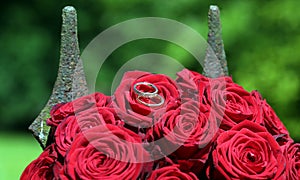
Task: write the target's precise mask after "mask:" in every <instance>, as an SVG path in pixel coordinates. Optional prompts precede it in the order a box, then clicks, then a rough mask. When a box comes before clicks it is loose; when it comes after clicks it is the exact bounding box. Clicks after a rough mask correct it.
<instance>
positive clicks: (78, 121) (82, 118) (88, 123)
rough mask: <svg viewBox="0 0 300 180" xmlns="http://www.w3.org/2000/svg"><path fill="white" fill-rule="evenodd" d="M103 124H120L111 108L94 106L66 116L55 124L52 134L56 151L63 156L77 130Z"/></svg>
mask: <svg viewBox="0 0 300 180" xmlns="http://www.w3.org/2000/svg"><path fill="white" fill-rule="evenodd" d="M105 124H114V125H121V124H122V122H121V121H120V120H118V119H117V117H116V114H115V113H114V112H113V109H112V108H108V107H96V108H92V109H87V110H85V111H82V112H80V113H78V114H76V115H71V116H68V117H67V118H65V119H64V120H63V121H62V122H61V123H60V124H59V125H58V126H57V128H56V131H55V134H54V137H55V143H56V145H57V150H58V152H59V153H60V154H61V155H62V156H65V154H66V151H68V149H69V147H70V145H71V144H72V142H73V140H74V138H75V136H76V135H77V134H78V133H79V132H81V131H85V130H87V129H90V128H92V127H95V126H99V125H105Z"/></svg>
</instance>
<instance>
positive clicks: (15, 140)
mask: <svg viewBox="0 0 300 180" xmlns="http://www.w3.org/2000/svg"><path fill="white" fill-rule="evenodd" d="M0 144H1V146H0V153H1V154H2V156H1V161H0V179H3V180H6V179H7V180H8V179H20V176H21V174H22V172H23V171H24V169H25V168H26V166H27V165H28V164H29V163H30V162H31V161H33V160H34V159H36V158H37V157H38V156H39V155H40V153H41V152H42V149H41V148H40V147H39V144H38V143H37V141H35V139H34V138H33V137H32V136H31V135H30V133H27V134H11V133H10V134H7V133H1V134H0Z"/></svg>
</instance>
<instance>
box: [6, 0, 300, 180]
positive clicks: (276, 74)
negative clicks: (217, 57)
mask: <svg viewBox="0 0 300 180" xmlns="http://www.w3.org/2000/svg"><path fill="white" fill-rule="evenodd" d="M210 4H217V5H218V6H219V7H220V9H221V20H222V24H223V40H224V44H225V50H226V55H227V60H228V66H229V71H230V74H231V75H232V76H233V79H234V80H235V81H236V82H237V83H239V84H240V85H242V86H244V87H245V88H246V89H247V90H249V91H251V90H254V89H256V90H258V91H259V92H261V94H262V95H263V97H264V98H266V99H267V101H268V102H269V104H271V105H272V107H273V108H274V109H275V111H276V112H277V114H278V116H279V117H280V118H281V119H282V121H283V122H284V124H285V125H286V126H287V128H288V130H289V131H290V134H291V136H292V137H293V138H294V139H295V140H296V141H297V142H300V132H299V130H300V122H299V114H300V111H299V109H300V98H299V94H300V93H299V90H300V82H299V79H300V78H299V69H300V51H299V50H298V49H299V48H300V33H299V32H300V31H299V28H300V11H299V10H298V7H299V5H300V2H299V1H296V0H295V1H293V0H287V1H281V0H273V1H260V0H252V1H240V0H231V1H226V2H225V1H222V2H221V1H210V2H209V1H199V0H178V1H164V0H157V1H154V0H153V1H151V0H144V1H139V0H131V1H126V2H125V1H121V0H114V1H111V0H103V1H100V0H98V1H92V0H87V1H84V2H83V1H81V2H79V1H76V2H75V1H64V0H63V1H57V2H55V1H38V0H29V1H21V0H14V1H5V2H2V5H1V6H0V27H1V28H0V42H1V43H0V82H1V85H0V102H1V106H0V118H1V119H0V153H1V155H2V156H1V159H0V179H18V178H19V176H20V174H21V172H22V171H23V169H24V168H25V167H26V165H27V164H28V163H29V162H31V161H32V160H33V159H35V158H36V157H37V156H38V155H39V153H40V152H41V149H40V148H39V145H38V144H37V142H36V141H35V140H34V138H33V137H32V136H31V135H30V132H29V131H28V130H27V127H28V126H29V125H30V124H31V122H32V121H33V120H34V118H35V117H36V116H37V115H38V114H39V112H40V110H41V109H42V108H43V106H44V105H45V104H46V102H47V100H48V98H49V96H50V94H51V90H52V87H53V84H54V81H55V78H56V74H57V69H58V60H59V46H60V29H61V9H62V8H63V7H64V6H66V5H73V6H75V7H76V9H77V13H78V23H79V27H78V32H79V44H80V48H81V50H83V49H84V48H85V47H86V46H87V45H88V43H89V42H90V41H91V40H92V39H93V38H94V37H95V36H96V35H98V34H99V33H100V32H102V31H103V30H105V29H106V28H108V27H110V26H112V25H115V24H117V23H119V22H122V21H125V20H128V19H132V18H138V17H148V16H155V17H164V18H170V19H173V20H177V21H179V22H181V23H184V24H186V25H188V26H190V27H192V28H194V29H195V30H196V31H198V32H199V33H200V34H202V36H204V37H205V38H206V37H207V12H208V8H209V5H210ZM150 52H155V53H161V54H166V55H169V56H171V57H173V58H175V59H177V60H179V61H180V63H181V64H183V65H184V66H185V67H187V68H190V69H192V70H195V71H198V72H202V69H201V67H199V65H197V64H196V63H195V62H194V61H191V59H192V58H193V57H191V55H190V54H189V53H187V52H186V51H185V50H183V49H181V48H179V47H178V46H175V45H174V44H171V43H168V42H165V41H159V40H138V41H134V42H131V43H128V44H126V45H124V46H122V47H120V48H119V49H117V50H116V51H115V52H114V53H113V54H112V55H111V56H110V57H109V58H108V60H107V61H106V62H105V64H104V66H103V67H102V69H101V73H100V74H99V77H98V80H99V81H100V82H97V85H98V87H100V88H99V90H101V91H103V92H105V93H108V92H109V88H110V87H106V85H107V84H111V81H112V79H113V77H114V73H116V72H117V70H118V69H119V68H120V67H121V66H122V64H124V63H125V62H126V60H128V59H131V58H133V57H135V56H137V55H141V54H144V53H150ZM87 73H88V72H87Z"/></svg>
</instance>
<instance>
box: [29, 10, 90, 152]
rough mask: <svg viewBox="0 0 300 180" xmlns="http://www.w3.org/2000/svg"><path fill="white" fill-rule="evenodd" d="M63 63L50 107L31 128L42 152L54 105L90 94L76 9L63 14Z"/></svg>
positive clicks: (49, 102)
mask: <svg viewBox="0 0 300 180" xmlns="http://www.w3.org/2000/svg"><path fill="white" fill-rule="evenodd" d="M62 19H63V22H62V31H61V49H60V62H59V70H58V75H57V79H56V82H55V84H54V87H53V91H52V95H51V96H50V98H49V100H48V102H47V104H46V106H45V107H44V108H43V110H42V111H41V113H40V114H39V115H38V117H37V118H36V119H35V120H34V122H33V123H32V124H31V125H30V127H29V130H31V131H32V132H33V135H34V137H35V138H36V139H37V140H38V142H39V143H40V145H41V146H42V148H45V147H46V144H47V139H48V134H49V131H50V127H49V126H47V125H46V119H47V118H49V117H50V115H49V112H50V110H51V108H52V106H53V105H55V104H57V103H61V102H68V101H71V100H73V99H76V98H78V97H81V96H83V95H86V94H87V93H88V90H87V85H86V80H85V75H84V71H83V66H82V61H81V60H80V51H79V45H78V38H77V14H76V10H75V8H74V7H72V6H67V7H65V8H64V9H63V11H62Z"/></svg>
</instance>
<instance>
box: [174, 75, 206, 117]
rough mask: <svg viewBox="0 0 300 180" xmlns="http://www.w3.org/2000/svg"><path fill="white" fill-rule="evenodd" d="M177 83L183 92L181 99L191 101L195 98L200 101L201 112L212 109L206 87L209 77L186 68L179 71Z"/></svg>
mask: <svg viewBox="0 0 300 180" xmlns="http://www.w3.org/2000/svg"><path fill="white" fill-rule="evenodd" d="M176 83H177V86H178V89H179V91H180V94H181V96H180V97H181V99H182V100H184V99H186V101H189V100H191V99H193V100H194V101H197V102H198V103H199V105H198V107H199V109H200V112H203V113H206V112H209V111H210V109H211V106H210V103H208V102H207V94H205V93H206V91H207V90H206V89H207V87H208V86H209V79H208V78H207V77H205V76H203V75H202V74H199V73H197V72H193V71H190V70H187V69H184V70H182V71H180V72H178V73H177V79H176Z"/></svg>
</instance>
